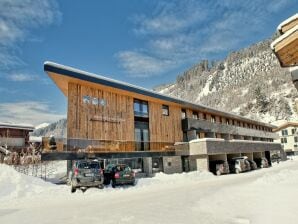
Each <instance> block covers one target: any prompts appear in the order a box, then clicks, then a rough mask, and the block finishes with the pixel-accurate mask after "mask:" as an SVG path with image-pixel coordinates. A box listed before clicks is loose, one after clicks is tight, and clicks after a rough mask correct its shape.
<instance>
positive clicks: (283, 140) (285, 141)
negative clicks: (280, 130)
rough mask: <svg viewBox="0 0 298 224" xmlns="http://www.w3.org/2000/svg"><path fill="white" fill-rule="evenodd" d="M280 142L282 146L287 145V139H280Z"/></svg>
mask: <svg viewBox="0 0 298 224" xmlns="http://www.w3.org/2000/svg"><path fill="white" fill-rule="evenodd" d="M280 140H281V143H282V144H283V143H288V140H287V138H281V139H280Z"/></svg>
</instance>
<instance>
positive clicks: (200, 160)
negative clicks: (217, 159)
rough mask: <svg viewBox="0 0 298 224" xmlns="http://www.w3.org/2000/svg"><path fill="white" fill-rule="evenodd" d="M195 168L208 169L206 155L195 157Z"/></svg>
mask: <svg viewBox="0 0 298 224" xmlns="http://www.w3.org/2000/svg"><path fill="white" fill-rule="evenodd" d="M197 170H198V171H208V170H209V162H208V158H207V157H206V158H198V159H197Z"/></svg>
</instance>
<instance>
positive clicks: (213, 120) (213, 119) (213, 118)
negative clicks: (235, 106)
mask: <svg viewBox="0 0 298 224" xmlns="http://www.w3.org/2000/svg"><path fill="white" fill-rule="evenodd" d="M211 122H212V123H215V116H213V115H212V116H211Z"/></svg>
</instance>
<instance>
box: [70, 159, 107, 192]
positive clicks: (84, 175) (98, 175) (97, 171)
mask: <svg viewBox="0 0 298 224" xmlns="http://www.w3.org/2000/svg"><path fill="white" fill-rule="evenodd" d="M103 181H104V176H103V170H102V169H101V167H100V163H99V162H98V161H95V160H79V161H76V162H75V163H74V165H73V170H72V172H70V185H71V192H72V193H74V192H76V189H77V188H80V189H81V190H82V191H83V192H85V191H86V190H87V188H89V187H98V188H100V189H102V188H103V187H104V185H103Z"/></svg>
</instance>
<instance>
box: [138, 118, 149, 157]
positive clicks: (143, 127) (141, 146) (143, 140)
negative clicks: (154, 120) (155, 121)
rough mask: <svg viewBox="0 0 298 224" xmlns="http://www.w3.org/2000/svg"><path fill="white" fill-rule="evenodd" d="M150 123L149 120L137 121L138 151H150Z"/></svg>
mask: <svg viewBox="0 0 298 224" xmlns="http://www.w3.org/2000/svg"><path fill="white" fill-rule="evenodd" d="M149 141H150V138H149V124H148V122H140V121H136V122H135V142H136V151H148V150H149V149H150V144H149Z"/></svg>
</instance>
